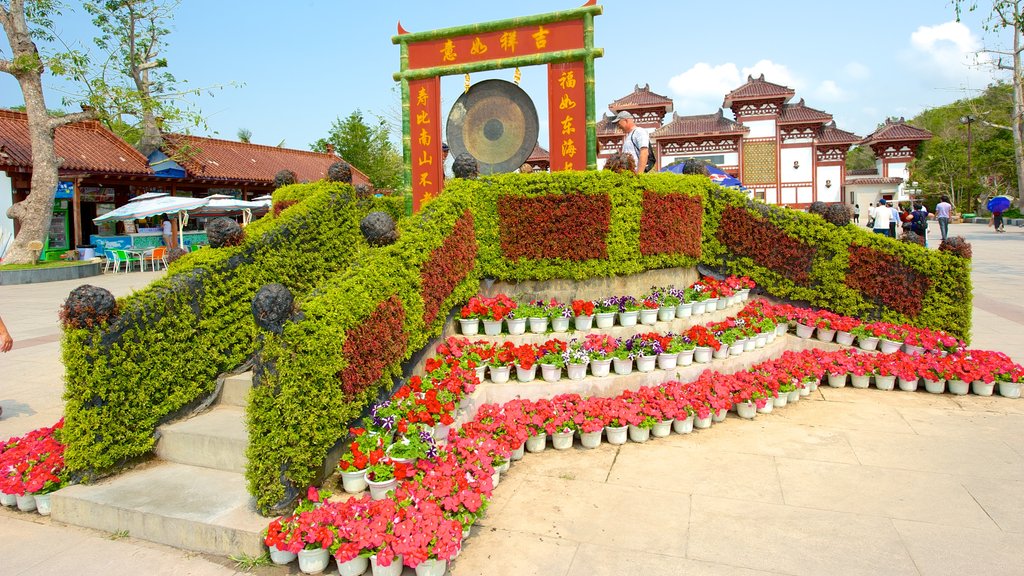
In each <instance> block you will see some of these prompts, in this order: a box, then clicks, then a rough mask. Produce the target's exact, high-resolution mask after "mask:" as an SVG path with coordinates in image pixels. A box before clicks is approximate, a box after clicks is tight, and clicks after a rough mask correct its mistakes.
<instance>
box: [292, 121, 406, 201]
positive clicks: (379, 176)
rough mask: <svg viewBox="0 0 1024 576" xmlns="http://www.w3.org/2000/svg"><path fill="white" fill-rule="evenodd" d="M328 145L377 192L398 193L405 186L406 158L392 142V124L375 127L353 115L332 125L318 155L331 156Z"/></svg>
mask: <svg viewBox="0 0 1024 576" xmlns="http://www.w3.org/2000/svg"><path fill="white" fill-rule="evenodd" d="M328 145H330V146H333V147H334V151H335V152H336V153H337V154H338V155H339V156H341V157H342V158H344V159H345V161H346V162H348V163H349V164H351V165H353V166H355V167H356V168H358V169H360V170H362V171H363V172H364V173H365V174H366V176H367V177H368V178H369V179H370V182H371V183H373V185H374V186H375V187H376V188H386V189H391V190H397V189H399V187H401V185H402V154H401V153H400V152H399V151H398V150H397V149H396V148H395V145H394V144H393V143H392V142H391V140H390V139H389V138H388V123H387V121H386V120H385V119H382V118H378V121H377V123H376V124H374V125H373V126H370V125H369V124H367V123H366V121H365V119H364V118H363V113H362V112H361V111H359V110H356V111H355V112H352V113H351V114H349V115H348V117H347V118H345V119H344V120H342V119H341V118H337V119H335V120H334V122H333V123H331V129H330V130H329V131H328V132H327V137H326V138H320V139H319V140H317V141H316V142H314V143H313V145H312V147H311V148H312V149H313V150H314V151H316V152H327V147H328Z"/></svg>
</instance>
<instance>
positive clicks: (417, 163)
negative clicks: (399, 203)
mask: <svg viewBox="0 0 1024 576" xmlns="http://www.w3.org/2000/svg"><path fill="white" fill-rule="evenodd" d="M440 87H441V81H440V79H439V78H437V77H434V78H427V79H424V80H410V81H409V138H410V140H411V142H410V149H411V151H412V198H413V210H419V208H420V205H421V204H422V203H423V201H425V200H427V199H429V198H431V197H433V196H437V194H438V193H439V192H440V191H441V187H442V186H443V184H444V182H443V178H444V161H443V160H442V158H441V124H442V123H443V120H442V118H441V96H440V93H441V90H440Z"/></svg>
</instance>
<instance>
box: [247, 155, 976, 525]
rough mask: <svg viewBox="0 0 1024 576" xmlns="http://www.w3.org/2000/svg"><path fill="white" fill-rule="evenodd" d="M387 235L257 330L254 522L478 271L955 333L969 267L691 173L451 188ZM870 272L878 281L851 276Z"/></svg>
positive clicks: (965, 327)
mask: <svg viewBox="0 0 1024 576" xmlns="http://www.w3.org/2000/svg"><path fill="white" fill-rule="evenodd" d="M400 229H401V235H400V237H399V240H398V242H396V243H395V244H393V245H391V246H388V247H386V248H379V249H375V250H373V251H370V252H366V253H364V257H363V258H361V259H359V260H358V261H356V262H355V263H354V264H353V265H352V266H351V267H350V268H349V269H348V270H346V271H345V272H344V273H343V274H341V275H340V276H338V277H336V278H333V279H331V280H330V281H329V282H327V283H326V284H325V285H323V286H321V289H320V290H318V291H317V292H316V294H314V295H312V296H311V297H310V298H308V299H306V300H305V301H303V302H302V303H301V304H300V305H301V308H302V310H303V313H304V317H303V319H302V320H301V321H298V322H294V323H291V324H289V325H287V326H286V329H285V330H284V333H283V334H282V335H280V336H277V335H272V334H269V333H267V334H265V335H264V336H265V338H266V346H265V348H264V351H263V354H262V357H261V361H262V369H261V375H260V377H259V378H258V380H257V383H256V384H257V389H256V392H255V393H254V395H253V400H252V404H251V405H250V409H249V415H248V418H249V429H250V445H249V454H248V461H249V468H248V470H247V476H248V480H249V489H250V491H251V492H252V494H253V495H255V496H256V498H257V504H258V507H259V508H260V509H261V510H263V511H265V512H266V511H270V510H274V509H280V508H282V507H285V506H286V505H287V504H288V502H290V500H291V499H292V498H293V497H294V496H295V495H297V494H299V493H300V492H301V490H302V489H303V488H304V487H305V486H306V485H308V484H311V483H313V482H315V481H316V480H317V478H318V475H319V474H320V471H321V469H322V466H323V464H324V461H325V458H326V456H327V454H328V452H329V451H330V450H331V448H332V447H334V446H336V445H337V444H338V443H339V441H341V440H342V438H343V437H344V435H345V434H346V429H347V426H348V424H349V423H350V421H351V420H352V419H354V418H355V417H356V416H357V415H359V414H360V413H361V412H363V411H364V410H365V409H366V407H367V405H368V404H369V403H370V402H372V401H373V400H374V399H375V398H377V397H378V396H379V395H382V394H386V393H387V390H390V389H391V386H392V384H393V380H394V379H395V378H397V377H398V376H399V375H400V370H401V363H402V362H403V361H404V360H406V359H408V358H410V357H412V355H413V354H414V353H415V352H416V351H418V350H419V349H421V348H422V347H423V346H424V344H425V343H426V342H427V341H428V339H429V338H431V337H433V336H436V335H438V334H440V331H441V328H442V324H443V322H444V320H445V318H446V313H447V311H448V310H450V309H451V307H452V306H453V305H456V304H458V303H461V302H465V301H466V300H468V298H469V297H470V296H471V295H472V294H474V293H475V292H476V291H477V290H478V287H479V284H478V282H479V280H480V278H483V277H486V278H496V279H500V280H512V281H515V280H544V279H551V278H573V279H584V278H590V277H595V276H614V275H624V274H632V273H636V272H641V271H643V270H648V269H655V268H667V267H676V266H694V265H696V264H697V263H698V262H702V263H704V264H706V265H709V266H712V267H714V268H719V269H723V270H725V271H728V272H731V273H735V274H743V275H748V276H751V277H752V278H754V280H755V281H756V282H757V283H758V284H760V285H761V286H763V287H765V288H766V289H767V290H768V292H770V293H772V294H775V295H777V296H780V297H784V298H790V299H795V300H805V301H807V302H809V303H811V304H814V305H817V306H822V307H827V308H829V309H832V310H835V311H837V312H841V313H844V314H849V315H854V316H861V317H872V316H875V317H880V318H883V319H888V320H894V321H896V320H898V321H901V322H909V323H911V324H915V325H918V326H930V327H936V328H942V329H944V330H947V331H949V332H951V333H954V334H957V335H960V336H965V335H966V334H967V333H968V332H969V325H970V318H969V314H970V299H969V297H968V298H962V299H957V298H955V297H953V296H954V295H955V294H968V295H969V294H970V280H969V273H970V270H969V263H965V262H964V261H961V260H959V259H957V258H955V257H952V256H949V255H946V254H940V253H937V252H931V251H927V250H925V249H923V248H921V247H918V246H913V245H907V244H901V243H898V242H894V241H891V240H888V239H884V238H882V237H880V236H875V235H872V234H869V233H865V232H864V231H862V230H858V229H856V228H854V227H852V226H845V227H836V226H834V225H832V224H829V223H827V222H825V220H824V219H822V218H821V217H819V216H813V215H808V214H805V213H801V212H796V211H792V210H786V209H778V208H772V207H769V206H766V205H764V204H760V203H754V202H750V201H748V200H747V199H746V197H745V196H743V195H742V194H739V193H736V192H732V191H728V190H725V189H722V188H720V187H718V186H716V185H714V184H712V183H711V182H710V181H709V180H708V179H707V178H705V177H700V176H682V177H681V176H677V175H670V174H655V175H643V176H639V177H637V176H635V175H631V174H614V173H611V172H569V173H565V172H563V173H555V174H547V173H535V174H529V175H522V174H508V175H501V176H494V177H488V178H483V179H480V180H461V179H456V180H452V181H449V182H448V183H447V185H446V188H445V192H444V193H443V194H441V195H440V196H439V197H438V198H436V199H434V200H432V201H431V202H430V203H428V204H427V206H426V208H425V209H424V210H423V211H422V212H421V213H420V214H417V215H416V216H413V217H411V218H407V219H405V220H403V221H402V222H401V226H400ZM851 258H853V261H854V262H857V263H858V266H859V267H860V268H859V270H857V271H852V272H851V271H850V270H849V265H850V262H851ZM879 275H880V276H884V277H886V278H889V279H890V281H889V282H888V283H879V282H868V281H866V280H865V279H864V278H865V277H871V278H874V277H877V276H879ZM915 294H918V295H919V297H918V296H915ZM914 298H917V299H918V300H920V310H919V312H917V313H914V312H915V311H916V310H917V309H916V308H914V306H913V305H911V304H909V303H908V300H914ZM911 313H913V314H911ZM403 347H404V349H403Z"/></svg>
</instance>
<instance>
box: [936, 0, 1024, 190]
mask: <svg viewBox="0 0 1024 576" xmlns="http://www.w3.org/2000/svg"><path fill="white" fill-rule="evenodd" d="M991 1H992V8H991V12H989V18H988V21H987V23H986V25H985V29H986V30H989V31H997V30H1009V31H1010V32H1012V33H1013V42H1012V47H1011V48H1009V49H1005V50H989V49H986V50H984V52H988V53H990V54H995V55H997V56H1008V57H1009V58H1010V63H1009V64H1006V63H1004V62H1003V59H1002V58H1001V57H1000V58H998V59H997V61H996V68H998V69H1000V70H1007V71H1009V72H1010V73H1011V74H1012V76H1011V82H1010V85H1011V87H1012V95H1013V100H1012V101H1013V111H1012V113H1011V115H1010V121H1009V122H1008V123H1007V124H1006V125H1005V126H998V127H999V128H1003V129H1005V130H1008V131H1009V132H1010V133H1011V134H1012V135H1013V150H1014V164H1015V165H1016V185H1017V186H1016V188H1017V192H1018V195H1020V194H1024V62H1022V61H1021V54H1022V52H1024V0H991ZM953 8H954V10H955V11H956V18H957V21H959V20H960V14H961V13H962V11H963V10H964V9H967V10H970V11H974V10H976V9H977V8H978V2H976V1H975V0H953Z"/></svg>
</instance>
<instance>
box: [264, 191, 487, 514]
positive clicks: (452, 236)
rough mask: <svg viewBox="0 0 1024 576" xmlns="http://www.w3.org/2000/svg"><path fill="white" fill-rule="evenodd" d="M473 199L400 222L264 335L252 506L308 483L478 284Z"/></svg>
mask: <svg viewBox="0 0 1024 576" xmlns="http://www.w3.org/2000/svg"><path fill="white" fill-rule="evenodd" d="M473 204H474V198H473V197H472V196H471V195H469V194H467V193H466V192H463V191H459V192H453V193H451V194H446V196H445V200H444V201H443V202H437V203H434V204H431V205H430V206H428V207H426V208H425V209H424V210H423V211H422V212H421V213H420V214H418V215H417V216H416V217H415V218H411V219H406V220H403V221H400V227H399V238H398V241H397V242H395V243H394V244H392V245H390V246H386V247H382V248H376V249H374V250H372V251H369V252H366V253H364V254H362V257H361V258H358V259H356V260H355V261H353V263H352V264H351V265H350V267H349V268H348V269H347V270H346V271H345V272H343V273H341V274H339V275H337V276H335V277H333V278H331V279H330V280H328V281H327V282H324V283H323V284H321V285H320V287H319V289H318V290H317V292H316V294H315V295H313V296H311V297H309V298H307V299H305V300H303V301H301V302H300V304H299V306H300V308H301V310H302V318H301V320H299V321H296V322H291V323H288V324H286V325H285V328H284V330H283V333H282V334H281V335H276V334H271V333H269V332H265V333H264V345H263V349H262V351H261V353H260V355H259V362H260V365H259V366H258V368H257V377H256V378H255V381H254V387H255V389H254V391H253V394H252V396H251V397H250V405H249V410H248V415H247V420H248V426H249V449H248V467H247V470H246V476H247V478H248V481H249V489H250V491H251V493H252V494H253V495H254V496H256V499H257V506H258V507H259V509H260V510H262V511H264V512H268V511H271V510H275V509H278V508H281V507H284V506H286V505H287V504H288V503H289V502H290V501H291V500H292V498H294V497H295V496H296V495H297V494H298V491H299V490H303V489H304V488H305V486H307V485H309V484H311V483H313V482H315V481H316V479H317V477H318V474H319V472H320V470H321V468H322V466H323V463H324V460H325V458H326V456H327V454H328V452H329V451H330V450H331V448H332V447H333V446H334V445H335V444H336V443H337V442H338V441H339V440H340V439H341V438H343V437H344V436H345V434H346V433H347V431H348V425H349V423H350V421H351V420H353V419H354V418H356V417H357V416H358V415H359V414H360V412H361V411H362V410H363V409H364V407H365V406H366V405H367V404H368V403H370V402H371V401H372V400H373V399H374V398H376V397H377V396H378V394H380V393H382V392H383V393H385V394H386V393H387V391H388V390H390V388H391V384H392V382H393V380H394V379H395V378H397V377H398V376H400V375H401V363H402V361H403V360H405V359H406V358H408V357H409V356H410V355H411V354H412V353H413V352H414V351H416V350H419V349H420V348H423V347H424V346H425V345H426V343H427V341H428V339H429V338H430V336H431V335H433V334H439V333H440V331H441V327H442V326H443V324H444V322H445V320H446V319H447V311H448V310H450V309H451V308H452V307H453V306H455V305H456V304H457V303H459V302H463V301H466V300H468V299H469V297H470V296H471V295H473V294H475V293H476V292H477V290H478V289H479V286H480V276H479V274H478V272H477V267H476V256H477V252H476V251H477V238H476V229H475V228H474V219H473V212H472V207H473Z"/></svg>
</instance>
